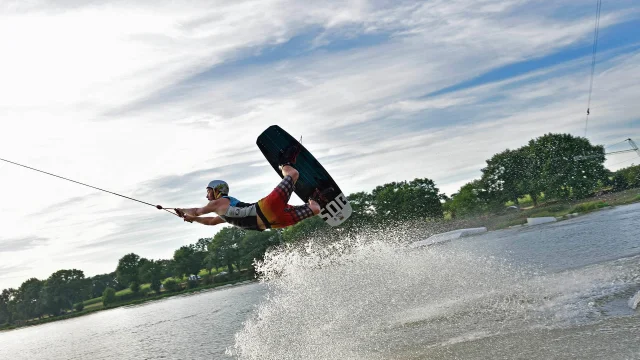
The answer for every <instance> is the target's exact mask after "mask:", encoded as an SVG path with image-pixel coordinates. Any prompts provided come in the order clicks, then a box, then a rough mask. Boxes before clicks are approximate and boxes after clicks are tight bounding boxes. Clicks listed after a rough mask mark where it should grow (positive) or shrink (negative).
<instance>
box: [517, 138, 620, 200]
mask: <svg viewBox="0 0 640 360" xmlns="http://www.w3.org/2000/svg"><path fill="white" fill-rule="evenodd" d="M529 148H530V151H531V158H532V159H533V162H534V163H535V166H534V168H535V170H537V171H536V174H537V175H538V177H539V178H540V180H541V181H540V183H541V184H543V185H544V192H545V197H550V198H556V199H580V198H584V197H586V196H588V195H590V194H591V193H592V192H593V191H594V190H595V189H596V188H597V187H598V185H599V184H600V183H601V182H602V181H604V180H605V179H606V176H607V172H606V169H605V168H604V161H605V156H604V148H603V147H602V146H600V145H597V146H594V145H591V143H590V142H589V140H587V139H585V138H582V137H574V136H572V135H570V134H546V135H544V136H541V137H539V138H536V139H534V140H531V141H529ZM579 157H580V158H579Z"/></svg>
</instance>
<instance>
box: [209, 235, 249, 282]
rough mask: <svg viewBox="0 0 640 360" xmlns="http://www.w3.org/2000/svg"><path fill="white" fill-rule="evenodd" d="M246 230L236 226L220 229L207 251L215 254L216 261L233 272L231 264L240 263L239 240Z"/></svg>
mask: <svg viewBox="0 0 640 360" xmlns="http://www.w3.org/2000/svg"><path fill="white" fill-rule="evenodd" d="M245 234H246V231H245V230H244V229H241V228H238V227H225V228H223V229H222V230H220V231H219V232H218V233H217V234H216V235H215V236H214V237H213V241H212V242H211V244H210V245H209V252H211V253H213V254H215V255H214V256H215V257H216V259H217V260H216V261H217V262H219V263H220V264H223V265H224V266H226V267H227V269H228V270H229V273H230V274H231V273H233V265H234V264H235V265H236V266H237V265H238V264H239V263H240V242H241V241H242V239H243V238H244V235H245Z"/></svg>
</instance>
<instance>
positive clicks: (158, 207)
mask: <svg viewBox="0 0 640 360" xmlns="http://www.w3.org/2000/svg"><path fill="white" fill-rule="evenodd" d="M0 160H2V161H4V162H7V163H9V164H13V165H17V166H21V167H23V168H27V169H29V170H33V171H38V172H41V173H43V174H47V175H51V176H55V177H57V178H60V179H63V180H67V181H71V182H74V183H76V184H80V185H84V186H87V187H90V188H92V189H96V190H100V191H104V192H106V193H109V194H112V195H116V196H120V197H123V198H125V199H129V200H133V201H137V202H139V203H142V204H145V205H149V206H153V207H154V208H156V209H159V210H164V211H166V212H168V213H170V214H173V215H176V216H179V215H177V214H174V213H173V212H171V211H169V210H175V209H173V208H163V207H162V206H161V205H153V204H150V203H148V202H145V201H142V200H138V199H134V198H132V197H128V196H124V195H120V194H118V193H115V192H113V191H109V190H105V189H101V188H99V187H95V186H92V185H88V184H85V183H81V182H79V181H76V180H72V179H68V178H66V177H63V176H60V175H56V174H52V173H49V172H46V171H43V170H38V169H36V168H32V167H30V166H27V165H22V164H18V163H17V162H13V161H10V160H7V159H3V158H0Z"/></svg>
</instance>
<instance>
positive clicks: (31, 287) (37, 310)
mask: <svg viewBox="0 0 640 360" xmlns="http://www.w3.org/2000/svg"><path fill="white" fill-rule="evenodd" d="M43 287H44V281H41V280H38V279H36V278H31V279H29V280H27V281H25V282H23V283H22V285H20V288H18V293H19V297H20V303H21V305H22V306H21V307H22V311H23V313H24V318H25V319H30V318H34V317H41V316H42V315H43V306H42V303H41V298H40V293H41V292H42V288H43Z"/></svg>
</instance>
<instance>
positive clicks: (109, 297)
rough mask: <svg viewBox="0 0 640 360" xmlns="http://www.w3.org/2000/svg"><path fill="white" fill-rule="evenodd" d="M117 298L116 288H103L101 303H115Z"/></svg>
mask: <svg viewBox="0 0 640 360" xmlns="http://www.w3.org/2000/svg"><path fill="white" fill-rule="evenodd" d="M117 300H118V299H117V297H116V289H114V288H111V287H108V288H106V289H104V292H103V293H102V305H104V306H105V307H107V306H109V305H111V304H115V302H116V301H117Z"/></svg>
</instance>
